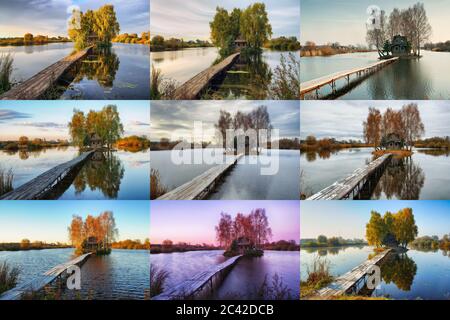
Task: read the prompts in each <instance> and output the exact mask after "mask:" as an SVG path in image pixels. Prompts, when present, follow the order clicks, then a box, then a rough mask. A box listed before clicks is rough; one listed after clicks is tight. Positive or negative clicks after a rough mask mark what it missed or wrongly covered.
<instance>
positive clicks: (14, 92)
mask: <svg viewBox="0 0 450 320" xmlns="http://www.w3.org/2000/svg"><path fill="white" fill-rule="evenodd" d="M91 49H92V47H89V48H86V49H84V50H81V51H79V52H77V53H74V54H72V55H69V56H67V57H65V58H63V59H61V60H59V61H58V62H55V63H54V64H52V65H50V66H48V67H47V68H45V69H44V70H41V71H40V72H38V73H37V74H35V75H34V76H32V77H31V78H29V79H28V80H26V81H24V82H22V83H20V84H18V85H16V86H14V87H13V88H12V89H11V90H9V91H7V92H5V93H3V94H2V95H0V100H36V99H39V98H40V97H41V96H42V95H43V94H44V93H45V92H46V91H47V90H48V89H49V88H50V87H51V86H52V85H53V84H54V83H55V82H56V81H57V80H58V79H59V78H60V77H61V76H62V75H63V74H64V73H65V72H66V71H67V70H68V69H69V68H70V67H71V66H72V65H73V64H74V63H76V62H77V61H78V60H80V59H82V58H83V57H85V56H86V55H87V54H88V53H89V51H90V50H91Z"/></svg>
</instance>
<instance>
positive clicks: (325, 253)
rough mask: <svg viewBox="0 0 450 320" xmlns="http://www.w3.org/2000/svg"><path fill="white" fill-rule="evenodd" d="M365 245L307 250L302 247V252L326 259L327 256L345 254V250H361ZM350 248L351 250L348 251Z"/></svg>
mask: <svg viewBox="0 0 450 320" xmlns="http://www.w3.org/2000/svg"><path fill="white" fill-rule="evenodd" d="M364 247H365V245H352V246H341V247H326V248H308V247H302V250H304V252H307V253H309V254H317V255H318V256H320V257H326V256H328V255H332V256H334V255H338V254H339V253H341V252H345V251H346V250H355V249H363V248H364ZM350 248H351V249H350Z"/></svg>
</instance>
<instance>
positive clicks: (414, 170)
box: [371, 157, 425, 200]
mask: <svg viewBox="0 0 450 320" xmlns="http://www.w3.org/2000/svg"><path fill="white" fill-rule="evenodd" d="M424 182H425V173H424V172H423V170H422V168H421V167H420V166H419V164H418V163H415V162H414V161H413V159H412V157H405V158H400V159H398V158H395V157H394V158H392V159H391V161H390V162H389V164H388V165H387V166H386V168H385V170H384V172H383V174H382V175H381V177H380V180H379V181H378V183H377V185H376V187H375V189H374V190H373V193H372V196H371V197H372V199H380V198H387V199H392V198H395V199H404V200H417V199H419V198H420V191H421V190H422V188H423V186H424Z"/></svg>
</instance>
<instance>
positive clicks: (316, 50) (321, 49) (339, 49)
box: [300, 41, 374, 57]
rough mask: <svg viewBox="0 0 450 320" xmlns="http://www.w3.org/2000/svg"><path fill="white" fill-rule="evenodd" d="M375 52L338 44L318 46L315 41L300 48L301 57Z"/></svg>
mask: <svg viewBox="0 0 450 320" xmlns="http://www.w3.org/2000/svg"><path fill="white" fill-rule="evenodd" d="M373 51H374V50H370V49H369V48H367V47H364V46H343V45H341V44H340V43H338V42H336V43H329V44H325V45H316V43H315V42H313V41H306V42H305V44H304V45H302V46H301V47H300V57H318V56H324V57H327V56H334V55H338V54H346V53H356V52H373Z"/></svg>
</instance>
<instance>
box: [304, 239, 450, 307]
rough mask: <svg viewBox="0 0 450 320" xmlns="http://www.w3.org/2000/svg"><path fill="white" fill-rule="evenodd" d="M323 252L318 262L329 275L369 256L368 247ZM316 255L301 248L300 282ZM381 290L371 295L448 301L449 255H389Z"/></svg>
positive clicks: (422, 253)
mask: <svg viewBox="0 0 450 320" xmlns="http://www.w3.org/2000/svg"><path fill="white" fill-rule="evenodd" d="M320 251H322V254H321V259H327V260H328V261H329V262H330V263H331V264H330V268H331V273H332V274H333V275H334V276H339V275H342V274H344V273H345V272H347V271H350V270H351V269H352V268H353V267H356V266H357V265H358V264H360V263H361V262H363V261H365V260H366V259H367V258H368V256H369V254H370V253H372V252H373V251H372V248H371V247H367V246H366V247H361V248H355V247H348V248H345V249H342V250H339V249H335V250H334V251H333V253H330V251H329V250H328V252H327V254H325V253H324V252H325V251H327V250H326V249H320ZM318 254H319V250H314V249H310V250H307V249H302V250H301V254H300V259H301V279H302V280H306V278H307V272H306V268H307V266H308V265H310V264H311V263H312V261H313V260H314V258H315V257H317V256H318ZM381 277H382V282H381V284H380V288H379V289H376V290H375V291H373V292H371V295H372V296H388V297H390V298H393V299H410V300H413V299H445V300H447V299H450V255H449V253H448V252H444V251H441V250H437V251H428V252H426V251H418V250H412V249H411V250H409V251H408V252H407V253H405V254H400V255H397V254H392V255H390V256H388V257H387V258H386V260H384V263H383V264H382V265H381Z"/></svg>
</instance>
